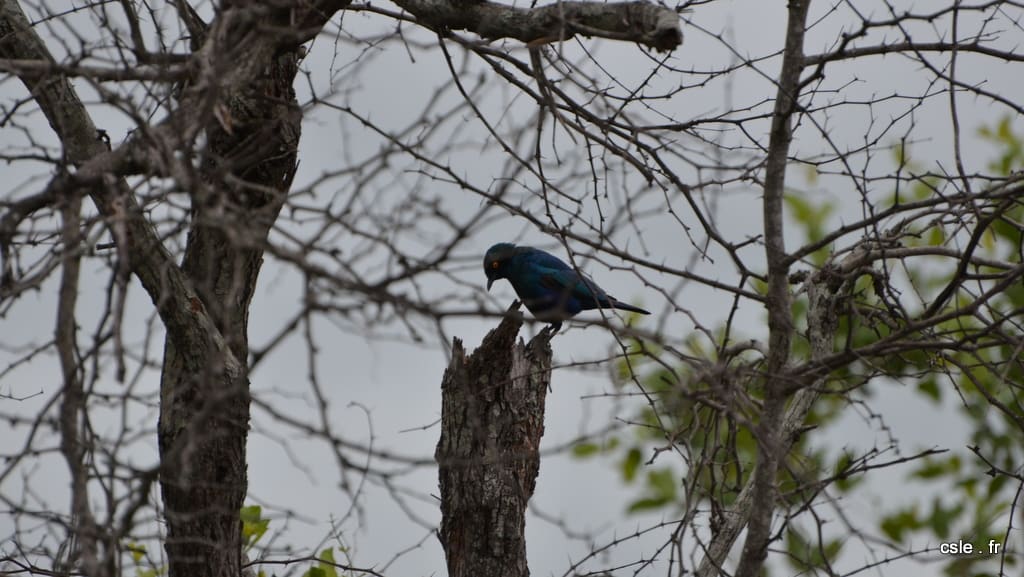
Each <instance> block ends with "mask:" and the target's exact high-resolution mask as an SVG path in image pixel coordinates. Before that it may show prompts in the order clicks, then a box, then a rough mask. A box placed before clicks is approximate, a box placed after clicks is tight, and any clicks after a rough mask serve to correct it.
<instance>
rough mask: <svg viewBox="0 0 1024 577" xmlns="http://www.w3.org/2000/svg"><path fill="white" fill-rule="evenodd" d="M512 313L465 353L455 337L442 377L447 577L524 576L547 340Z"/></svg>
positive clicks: (440, 448)
mask: <svg viewBox="0 0 1024 577" xmlns="http://www.w3.org/2000/svg"><path fill="white" fill-rule="evenodd" d="M521 325H522V320H521V318H520V317H519V316H518V315H509V316H507V317H506V318H505V319H504V320H502V322H501V324H500V325H498V327H497V328H495V329H494V330H492V331H491V332H490V333H488V335H487V336H486V337H485V338H484V341H483V343H482V344H481V345H480V347H479V348H477V349H476V350H475V351H473V353H472V354H471V355H469V356H468V357H467V356H466V352H465V349H463V347H462V342H461V341H460V340H459V339H455V342H454V347H453V351H452V360H451V363H450V364H449V366H448V369H447V370H446V371H445V374H444V380H443V381H442V384H441V394H442V398H443V401H442V402H443V404H442V413H441V438H440V440H439V441H438V443H437V451H436V453H435V458H436V459H437V462H438V465H439V468H440V485H441V530H440V534H439V537H440V540H441V544H442V546H443V547H444V551H445V556H446V558H447V562H448V575H449V577H476V576H481V575H501V576H503V577H525V576H527V575H529V574H530V571H529V568H528V567H527V564H526V536H525V528H526V506H527V503H528V502H529V500H530V497H531V496H532V495H533V490H534V487H535V486H536V480H537V473H538V471H539V469H540V454H539V452H538V451H539V448H540V439H541V436H542V435H543V434H544V399H545V397H546V396H547V391H548V384H549V383H550V381H551V347H550V344H549V340H548V339H549V335H548V333H547V332H546V331H545V332H542V333H541V334H540V335H538V336H537V337H535V338H534V339H532V340H531V341H530V343H529V345H524V344H523V341H522V340H519V341H518V342H516V336H517V334H518V332H519V328H520V327H521Z"/></svg>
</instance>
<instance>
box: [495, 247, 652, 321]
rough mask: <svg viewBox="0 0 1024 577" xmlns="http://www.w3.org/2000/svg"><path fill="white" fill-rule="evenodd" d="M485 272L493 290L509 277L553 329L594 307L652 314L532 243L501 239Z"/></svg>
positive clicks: (522, 299) (509, 280)
mask: <svg viewBox="0 0 1024 577" xmlns="http://www.w3.org/2000/svg"><path fill="white" fill-rule="evenodd" d="M484 274H485V275H487V290H491V285H493V284H494V281H496V280H498V279H506V280H508V282H510V283H511V284H512V288H513V289H515V291H516V295H518V296H519V300H521V301H522V302H523V304H524V305H526V308H527V309H529V310H530V312H531V313H532V314H533V316H534V317H535V318H537V320H540V321H544V322H548V323H551V325H550V327H549V328H550V329H551V332H558V330H559V329H561V328H562V321H565V320H568V319H569V318H571V317H574V316H576V315H577V314H578V313H579V312H580V311H586V310H591V309H598V308H600V309H619V310H623V311H630V312H634V313H640V314H642V315H649V314H651V313H650V312H649V311H645V310H644V309H642V308H640V307H637V306H633V305H631V304H627V303H624V302H622V301H619V300H618V299H616V298H615V297H613V296H611V295H609V294H608V293H606V292H604V290H603V289H602V288H601V287H599V286H598V285H597V283H596V282H594V280H593V279H591V278H590V277H589V276H587V275H585V274H582V273H580V272H577V271H576V270H575V269H573V268H572V267H571V266H569V265H567V264H565V262H563V261H562V259H560V258H558V257H557V256H555V255H553V254H551V253H549V252H545V251H543V250H540V249H538V248H533V247H530V246H516V245H514V244H512V243H508V242H499V243H498V244H496V245H494V246H492V247H491V248H489V249H487V253H486V254H484Z"/></svg>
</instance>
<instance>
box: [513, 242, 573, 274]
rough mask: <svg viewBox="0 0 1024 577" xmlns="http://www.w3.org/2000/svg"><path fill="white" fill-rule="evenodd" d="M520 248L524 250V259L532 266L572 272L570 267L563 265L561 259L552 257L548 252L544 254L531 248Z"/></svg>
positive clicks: (563, 262)
mask: <svg viewBox="0 0 1024 577" xmlns="http://www.w3.org/2000/svg"><path fill="white" fill-rule="evenodd" d="M522 248H523V249H524V252H525V253H526V258H527V259H528V260H529V261H530V262H531V263H533V264H535V265H537V266H540V267H543V268H546V269H552V270H558V271H562V270H568V271H571V270H572V267H571V266H569V265H567V264H565V261H563V260H562V259H560V258H558V257H557V256H555V255H553V254H551V253H549V252H545V251H542V250H540V249H536V248H533V247H522Z"/></svg>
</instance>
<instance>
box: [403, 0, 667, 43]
mask: <svg viewBox="0 0 1024 577" xmlns="http://www.w3.org/2000/svg"><path fill="white" fill-rule="evenodd" d="M395 3H396V4H398V5H399V6H401V7H402V8H404V9H405V10H408V11H409V12H411V13H412V14H413V15H415V16H416V18H417V19H418V20H419V21H420V22H421V23H423V24H424V25H426V26H429V27H431V28H435V29H437V30H441V31H443V30H468V31H471V32H475V33H476V34H479V35H480V36H482V37H484V38H487V39H496V38H514V39H516V40H521V41H523V42H526V43H528V44H531V45H537V44H544V43H547V42H557V41H562V40H568V39H569V38H572V37H573V36H575V35H576V34H582V35H584V36H597V37H601V38H609V39H612V40H625V41H631V42H636V43H638V44H643V45H645V46H649V47H651V48H654V49H655V50H658V51H662V52H668V51H671V50H674V49H675V48H676V47H677V46H679V45H680V44H682V43H683V33H682V31H681V30H680V26H679V14H677V13H676V12H675V11H674V10H671V9H669V8H665V7H662V6H658V5H656V4H651V3H648V2H619V3H609V4H601V3H597V2H558V3H556V4H550V5H547V6H541V7H538V8H518V7H515V6H509V5H506V4H499V3H496V2H487V1H483V2H472V1H459V0H396V1H395Z"/></svg>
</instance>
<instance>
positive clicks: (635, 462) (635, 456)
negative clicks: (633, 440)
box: [622, 447, 643, 483]
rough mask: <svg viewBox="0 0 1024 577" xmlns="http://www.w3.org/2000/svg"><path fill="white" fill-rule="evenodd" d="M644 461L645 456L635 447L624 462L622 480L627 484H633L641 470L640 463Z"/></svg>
mask: <svg viewBox="0 0 1024 577" xmlns="http://www.w3.org/2000/svg"><path fill="white" fill-rule="evenodd" d="M642 461H643V454H642V453H641V452H640V449H638V448H636V447H633V448H632V449H630V450H629V452H628V453H626V458H625V459H623V460H622V478H623V480H625V481H626V482H627V483H631V482H632V481H633V479H635V478H636V473H637V471H638V470H639V469H640V463H641V462H642Z"/></svg>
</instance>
